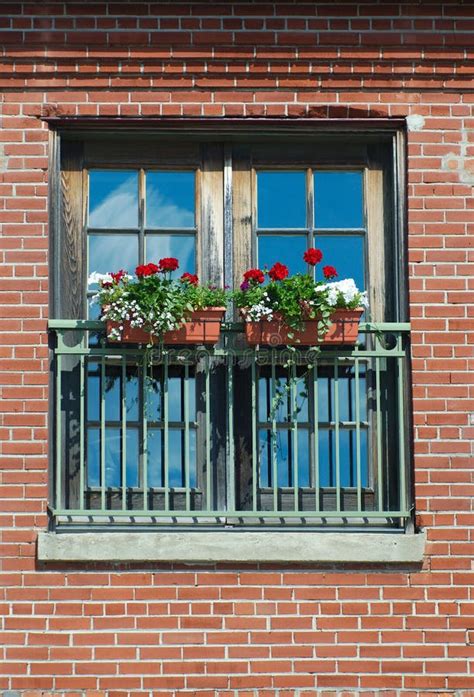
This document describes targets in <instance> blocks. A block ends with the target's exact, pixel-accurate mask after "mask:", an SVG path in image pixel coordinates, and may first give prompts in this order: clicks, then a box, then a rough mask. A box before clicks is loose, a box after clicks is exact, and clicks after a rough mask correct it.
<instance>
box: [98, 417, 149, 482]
mask: <svg viewBox="0 0 474 697" xmlns="http://www.w3.org/2000/svg"><path fill="white" fill-rule="evenodd" d="M126 478H127V480H126V486H127V487H133V486H138V429H127V435H126ZM87 483H88V485H89V486H93V487H98V486H100V485H101V481H100V429H98V428H89V429H88V430H87ZM105 486H106V487H119V486H122V432H121V429H120V428H110V427H109V428H106V430H105Z"/></svg>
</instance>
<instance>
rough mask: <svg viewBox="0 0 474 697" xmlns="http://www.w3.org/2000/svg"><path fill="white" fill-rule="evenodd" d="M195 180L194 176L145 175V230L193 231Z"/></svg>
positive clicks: (191, 174) (161, 173)
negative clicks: (172, 229)
mask: <svg viewBox="0 0 474 697" xmlns="http://www.w3.org/2000/svg"><path fill="white" fill-rule="evenodd" d="M194 179H195V174H194V172H168V171H162V172H147V176H146V224H147V227H154V228H157V227H160V228H188V227H194V224H195V223H194V221H195V182H194Z"/></svg>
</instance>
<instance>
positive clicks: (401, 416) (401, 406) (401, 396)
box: [397, 336, 407, 511]
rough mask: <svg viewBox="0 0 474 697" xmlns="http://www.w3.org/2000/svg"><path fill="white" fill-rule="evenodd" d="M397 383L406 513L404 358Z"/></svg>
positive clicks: (402, 507)
mask: <svg viewBox="0 0 474 697" xmlns="http://www.w3.org/2000/svg"><path fill="white" fill-rule="evenodd" d="M401 342H402V337H400V336H399V337H398V342H397V345H400V344H401ZM397 368H398V371H397V372H398V375H397V383H398V385H397V386H398V448H399V451H400V452H399V454H398V457H399V461H400V503H399V507H400V510H401V511H405V510H406V507H407V504H406V472H405V410H404V404H405V400H404V394H403V392H404V390H403V358H401V357H399V358H397Z"/></svg>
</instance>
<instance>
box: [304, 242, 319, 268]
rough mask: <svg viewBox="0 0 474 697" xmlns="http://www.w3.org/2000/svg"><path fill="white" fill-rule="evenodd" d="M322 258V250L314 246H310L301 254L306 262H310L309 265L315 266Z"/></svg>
mask: <svg viewBox="0 0 474 697" xmlns="http://www.w3.org/2000/svg"><path fill="white" fill-rule="evenodd" d="M322 258H323V253H322V251H321V250H320V249H316V248H315V247H310V248H309V249H307V250H306V252H305V253H304V254H303V259H304V260H305V262H306V263H307V264H310V265H311V266H316V264H319V262H320V261H321V259H322Z"/></svg>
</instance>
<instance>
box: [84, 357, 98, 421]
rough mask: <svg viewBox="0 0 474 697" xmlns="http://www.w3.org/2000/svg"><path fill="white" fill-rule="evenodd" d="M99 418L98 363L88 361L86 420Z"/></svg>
mask: <svg viewBox="0 0 474 697" xmlns="http://www.w3.org/2000/svg"><path fill="white" fill-rule="evenodd" d="M99 419H100V365H99V363H92V362H91V363H88V366H87V420H88V421H99Z"/></svg>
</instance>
